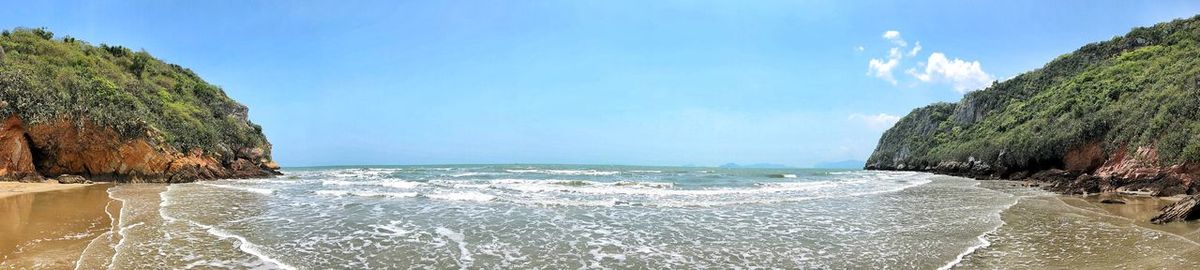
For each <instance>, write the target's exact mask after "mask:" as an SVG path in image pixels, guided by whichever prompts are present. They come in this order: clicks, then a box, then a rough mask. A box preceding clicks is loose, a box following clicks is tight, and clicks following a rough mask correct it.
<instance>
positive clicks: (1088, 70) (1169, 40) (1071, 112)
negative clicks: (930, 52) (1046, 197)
mask: <svg viewBox="0 0 1200 270" xmlns="http://www.w3.org/2000/svg"><path fill="white" fill-rule="evenodd" d="M866 168H867V169H879V170H918V171H931V172H937V173H943V174H951V175H961V176H969V177H975V178H980V179H1013V180H1029V181H1035V182H1040V183H1041V185H1042V186H1044V187H1046V188H1048V189H1051V190H1055V191H1060V192H1065V193H1098V192H1114V193H1137V194H1148V195H1155V196H1170V195H1180V194H1197V193H1200V183H1197V181H1195V179H1196V177H1197V176H1198V175H1200V17H1193V18H1190V19H1181V20H1175V21H1171V22H1166V23H1160V24H1157V25H1154V26H1151V27H1141V28H1135V29H1133V30H1132V31H1131V32H1129V33H1128V34H1126V35H1124V36H1119V37H1114V38H1113V39H1111V40H1108V41H1104V42H1098V43H1093V44H1088V45H1086V46H1083V47H1082V48H1080V49H1079V50H1077V51H1075V52H1072V53H1068V54H1066V55H1062V56H1060V57H1058V58H1056V59H1054V60H1053V61H1051V62H1049V63H1048V64H1046V65H1045V66H1044V67H1042V68H1040V69H1037V70H1034V71H1030V72H1027V73H1024V74H1021V75H1018V76H1016V77H1014V78H1012V79H1009V80H1006V81H1003V82H996V83H993V85H992V86H990V87H987V88H986V89H982V90H979V91H974V92H971V93H968V94H967V95H965V96H964V97H963V99H962V100H961V101H959V102H958V103H939V104H934V105H930V106H928V107H924V108H919V109H916V110H914V111H913V112H912V113H910V114H909V115H907V116H905V117H904V118H902V119H901V120H900V121H899V122H897V123H896V125H895V126H894V127H892V128H891V129H890V130H888V131H887V132H886V133H884V135H883V137H882V138H881V139H880V141H879V145H878V146H877V148H876V149H875V152H874V153H872V155H871V157H870V159H869V160H868V161H867V165H866Z"/></svg>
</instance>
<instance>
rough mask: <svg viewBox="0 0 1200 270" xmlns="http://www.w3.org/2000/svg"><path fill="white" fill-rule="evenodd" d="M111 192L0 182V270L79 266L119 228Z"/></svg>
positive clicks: (99, 186)
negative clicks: (113, 215) (99, 239)
mask: <svg viewBox="0 0 1200 270" xmlns="http://www.w3.org/2000/svg"><path fill="white" fill-rule="evenodd" d="M110 187H112V184H109V183H95V184H52V183H17V182H0V268H15V269H59V268H73V267H75V266H76V264H77V263H78V261H79V260H80V258H81V255H82V254H83V252H84V251H85V250H86V249H87V247H88V246H89V245H90V243H91V242H93V240H94V239H96V238H97V237H100V236H101V235H102V234H103V233H104V232H107V231H109V230H111V229H112V227H113V226H115V224H113V222H112V220H111V212H110V211H111V210H110V209H111V207H112V204H113V203H111V200H112V199H111V198H110V197H109V196H108V192H107V190H108V188H110ZM116 207H118V208H119V207H121V206H120V205H118V206H116Z"/></svg>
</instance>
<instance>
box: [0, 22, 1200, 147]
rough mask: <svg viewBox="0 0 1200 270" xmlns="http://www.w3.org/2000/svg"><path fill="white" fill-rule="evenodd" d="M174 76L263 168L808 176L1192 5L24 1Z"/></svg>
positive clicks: (52, 25) (71, 31)
mask: <svg viewBox="0 0 1200 270" xmlns="http://www.w3.org/2000/svg"><path fill="white" fill-rule="evenodd" d="M4 6H5V8H4V9H0V28H15V27H46V28H47V29H49V30H51V31H53V32H55V33H56V34H57V35H58V36H63V35H70V36H73V37H75V38H78V39H82V40H86V41H88V42H90V43H92V44H100V43H107V44H112V45H123V46H126V47H130V48H140V49H143V50H146V51H148V52H150V53H151V54H153V55H154V56H156V57H158V58H160V59H163V60H165V61H167V62H170V63H175V64H179V65H182V66H185V67H188V68H191V69H192V70H194V71H195V72H196V73H198V74H199V75H200V76H201V77H203V78H204V79H205V80H206V81H208V82H209V83H212V84H214V85H218V86H220V87H222V89H224V91H225V92H226V94H228V95H229V96H230V97H232V98H234V99H236V100H238V101H239V102H241V103H243V104H245V105H247V106H249V107H250V119H251V121H253V122H255V123H257V124H260V125H262V126H263V131H264V133H265V134H266V135H267V138H268V139H269V140H270V142H271V143H272V144H273V145H274V150H273V157H274V159H275V160H276V161H278V162H279V163H280V164H281V165H283V166H285V167H288V166H317V165H383V164H480V163H505V164H508V163H555V164H625V165H719V164H723V163H728V162H736V163H776V164H785V165H790V166H799V167H805V166H811V165H813V164H816V163H820V162H830V161H841V160H865V159H866V158H867V157H868V156H869V155H870V153H871V151H872V150H873V149H874V147H875V144H876V142H877V141H878V140H879V136H880V135H881V134H882V133H883V132H884V131H885V130H886V129H887V128H888V127H890V126H891V125H892V124H893V123H895V121H897V120H898V119H899V118H900V117H902V116H904V115H905V114H907V113H908V112H909V111H911V110H912V109H914V108H917V107H921V106H924V105H927V104H929V103H933V102H938V101H947V102H954V101H957V100H959V99H960V98H961V97H962V95H963V93H965V92H969V91H972V90H976V89H978V88H980V87H982V86H986V85H989V84H990V83H991V82H992V81H994V80H1004V79H1007V78H1011V77H1013V76H1015V75H1017V74H1020V73H1022V72H1025V71H1029V70H1032V69H1036V68H1039V67H1041V66H1042V65H1043V64H1045V63H1046V62H1047V61H1049V60H1051V59H1054V58H1055V57H1057V56H1059V55H1062V54H1065V53H1069V52H1071V51H1074V50H1075V49H1077V48H1079V47H1081V46H1083V45H1085V44H1087V43H1091V42H1097V41H1103V40H1108V39H1110V38H1112V37H1113V36H1116V35H1121V34H1124V33H1126V32H1128V31H1129V30H1130V29H1131V28H1133V27H1138V26H1149V25H1153V24H1154V23H1157V22H1163V21H1169V20H1171V19H1175V18H1185V17H1191V16H1194V15H1196V14H1198V13H1200V2H1197V1H1116V0H1112V1H1108V0H1102V1H1030V0H1016V1H991V2H984V1H641V0H634V1H622V0H613V1H488V0H480V1H378V2H372V1H220V0H214V1H24V2H22V3H21V4H19V5H18V4H8V5H4Z"/></svg>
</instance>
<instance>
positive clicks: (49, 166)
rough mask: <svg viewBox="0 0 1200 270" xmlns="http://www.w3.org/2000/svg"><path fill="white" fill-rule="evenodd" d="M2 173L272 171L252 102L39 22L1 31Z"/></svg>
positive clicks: (167, 178)
mask: <svg viewBox="0 0 1200 270" xmlns="http://www.w3.org/2000/svg"><path fill="white" fill-rule="evenodd" d="M0 48H2V49H0V117H2V118H4V119H5V120H4V122H3V126H0V153H3V154H0V178H3V179H8V180H27V181H32V180H37V179H40V178H41V177H57V176H59V175H62V174H72V175H81V176H84V177H88V178H94V179H104V180H115V181H132V182H183V181H192V180H197V179H215V178H248V177H266V176H271V175H274V174H276V173H277V172H276V171H275V170H276V169H277V168H278V166H276V165H275V163H274V162H273V161H271V156H270V152H271V144H270V143H268V142H267V140H266V137H265V136H263V133H262V129H261V127H259V126H258V125H255V124H253V123H251V122H250V121H249V120H248V119H247V113H248V109H247V108H246V107H245V106H243V105H241V104H239V103H237V102H235V101H233V100H232V99H230V98H229V97H228V96H226V95H225V93H224V91H222V90H221V89H220V88H219V87H216V86H213V85H211V84H208V83H206V82H204V81H203V80H202V79H200V77H198V76H197V75H196V74H195V73H193V72H192V71H191V70H188V69H186V68H183V67H181V66H178V65H174V64H168V63H165V62H163V61H160V60H158V59H155V58H154V57H153V56H151V55H150V54H148V53H146V52H144V51H137V52H135V51H133V50H130V49H128V48H125V47H121V46H110V45H105V44H100V45H99V46H94V45H91V44H88V43H87V42H84V41H81V40H77V39H74V38H71V37H55V36H54V34H53V33H51V32H49V31H46V30H43V29H16V30H12V31H4V32H3V33H0Z"/></svg>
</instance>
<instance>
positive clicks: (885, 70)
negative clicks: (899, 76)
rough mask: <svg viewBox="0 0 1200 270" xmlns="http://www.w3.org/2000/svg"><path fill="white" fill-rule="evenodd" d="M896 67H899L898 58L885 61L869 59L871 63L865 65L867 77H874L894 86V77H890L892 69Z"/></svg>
mask: <svg viewBox="0 0 1200 270" xmlns="http://www.w3.org/2000/svg"><path fill="white" fill-rule="evenodd" d="M898 65H900V58H890V59H888V60H887V61H884V60H880V59H871V62H870V63H867V75H871V76H875V77H877V78H880V79H883V80H885V81H888V82H890V83H892V84H893V85H895V84H896V77H894V76H892V69H894V68H896V66H898Z"/></svg>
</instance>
